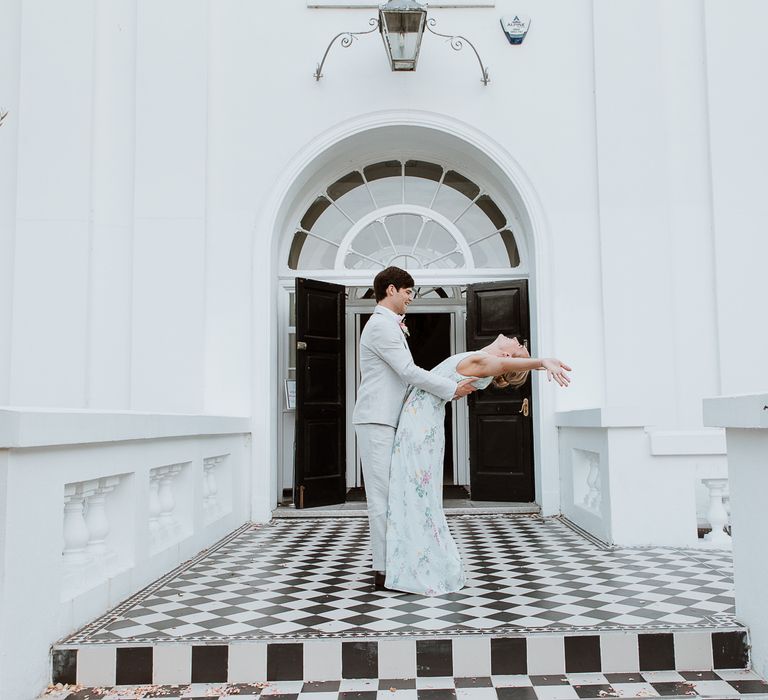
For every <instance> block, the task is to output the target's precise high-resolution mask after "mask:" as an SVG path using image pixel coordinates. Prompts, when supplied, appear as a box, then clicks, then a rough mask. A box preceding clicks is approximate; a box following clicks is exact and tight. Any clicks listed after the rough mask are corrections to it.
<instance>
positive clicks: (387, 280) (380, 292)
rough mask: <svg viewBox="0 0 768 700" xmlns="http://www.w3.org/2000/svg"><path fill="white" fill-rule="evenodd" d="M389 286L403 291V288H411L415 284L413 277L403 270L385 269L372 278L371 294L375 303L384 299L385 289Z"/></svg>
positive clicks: (395, 268) (396, 268) (397, 268)
mask: <svg viewBox="0 0 768 700" xmlns="http://www.w3.org/2000/svg"><path fill="white" fill-rule="evenodd" d="M390 284H394V285H395V289H403V287H406V288H407V287H413V285H414V284H415V283H414V281H413V277H411V275H410V274H409V273H407V272H406V271H405V270H402V269H400V268H399V267H385V268H384V269H383V270H382V271H381V272H380V273H379V274H378V275H376V277H374V278H373V294H374V296H375V297H376V301H377V302H378V301H381V300H382V299H385V298H386V296H387V287H389V285H390Z"/></svg>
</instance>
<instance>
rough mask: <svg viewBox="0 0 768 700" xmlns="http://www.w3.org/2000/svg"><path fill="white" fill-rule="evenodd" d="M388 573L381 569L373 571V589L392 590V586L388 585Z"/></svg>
mask: <svg viewBox="0 0 768 700" xmlns="http://www.w3.org/2000/svg"><path fill="white" fill-rule="evenodd" d="M386 581H387V575H386V574H385V573H383V572H381V571H374V572H373V590H374V591H391V590H393V589H392V588H387V586H386Z"/></svg>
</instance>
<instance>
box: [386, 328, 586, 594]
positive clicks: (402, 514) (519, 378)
mask: <svg viewBox="0 0 768 700" xmlns="http://www.w3.org/2000/svg"><path fill="white" fill-rule="evenodd" d="M532 369H536V370H539V369H540V370H546V372H547V380H548V381H552V380H554V381H556V382H557V383H558V384H559V385H560V386H563V387H566V386H568V384H569V383H570V381H571V380H570V377H569V376H568V374H567V372H569V371H571V368H570V367H569V366H568V365H566V364H564V363H562V362H561V361H560V360H556V359H536V358H532V357H530V355H529V354H528V350H527V349H526V348H525V347H523V346H522V345H520V343H519V342H518V341H517V338H507V337H506V336H504V335H499V336H498V337H497V338H496V340H494V341H493V342H492V343H491V344H490V345H487V346H486V347H484V348H482V349H481V350H475V351H472V352H463V353H459V354H458V355H452V356H451V357H449V358H447V359H446V360H443V362H441V363H440V364H439V365H437V367H435V368H434V369H433V370H431V371H432V372H434V373H436V374H439V375H441V376H444V377H449V378H451V379H453V380H455V381H457V382H458V381H461V380H463V379H466V378H467V377H477V378H478V379H477V381H476V382H474V385H475V386H476V387H477V388H478V389H485V388H486V387H487V386H488V385H489V384H491V382H493V383H494V384H495V385H496V386H497V387H500V388H501V387H506V386H513V387H518V386H522V385H523V384H524V383H525V381H526V379H527V378H528V374H529V372H530V370H532ZM444 415H445V402H444V400H443V399H441V398H439V397H438V396H435V395H434V394H430V393H428V392H426V391H424V390H423V389H418V388H416V387H412V388H411V389H410V390H409V391H408V394H407V395H406V397H405V402H404V403H403V408H402V411H401V413H400V420H399V423H398V426H397V432H396V434H395V442H394V446H393V450H392V466H391V470H390V478H389V504H388V508H387V547H386V553H387V568H386V572H387V578H386V583H385V587H386V588H388V589H391V590H398V591H406V592H408V593H420V594H422V595H427V596H436V595H442V594H444V593H451V592H453V591H458V590H459V589H460V588H461V587H462V586H463V585H464V581H465V575H464V568H463V566H462V563H461V557H460V555H459V551H458V548H457V547H456V543H455V542H454V541H453V538H452V537H451V533H450V531H449V530H448V523H447V521H446V519H445V513H444V512H443V503H442V502H443V497H442V486H443V484H442V481H443V480H442V466H443V452H444V451H445V435H444V428H443V420H444Z"/></svg>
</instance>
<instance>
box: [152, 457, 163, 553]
mask: <svg viewBox="0 0 768 700" xmlns="http://www.w3.org/2000/svg"><path fill="white" fill-rule="evenodd" d="M161 477H162V471H161V469H153V470H152V471H151V472H150V473H149V544H150V548H151V549H157V548H158V547H159V546H160V545H161V544H162V540H163V527H162V525H161V524H160V513H162V511H163V507H162V505H160V479H161Z"/></svg>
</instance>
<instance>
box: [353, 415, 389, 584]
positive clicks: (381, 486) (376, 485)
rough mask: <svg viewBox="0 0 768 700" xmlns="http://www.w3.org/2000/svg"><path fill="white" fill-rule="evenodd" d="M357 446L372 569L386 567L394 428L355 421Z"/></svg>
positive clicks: (383, 568)
mask: <svg viewBox="0 0 768 700" xmlns="http://www.w3.org/2000/svg"><path fill="white" fill-rule="evenodd" d="M355 434H356V435H357V448H358V450H359V451H360V461H361V462H362V465H363V477H364V478H365V497H366V500H367V502H368V524H369V526H370V530H371V552H372V553H373V570H374V571H385V569H386V566H387V505H388V501H389V466H390V464H391V462H392V445H393V443H394V441H395V429H394V428H393V427H392V426H391V425H381V424H379V423H358V424H357V425H356V426H355Z"/></svg>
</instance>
